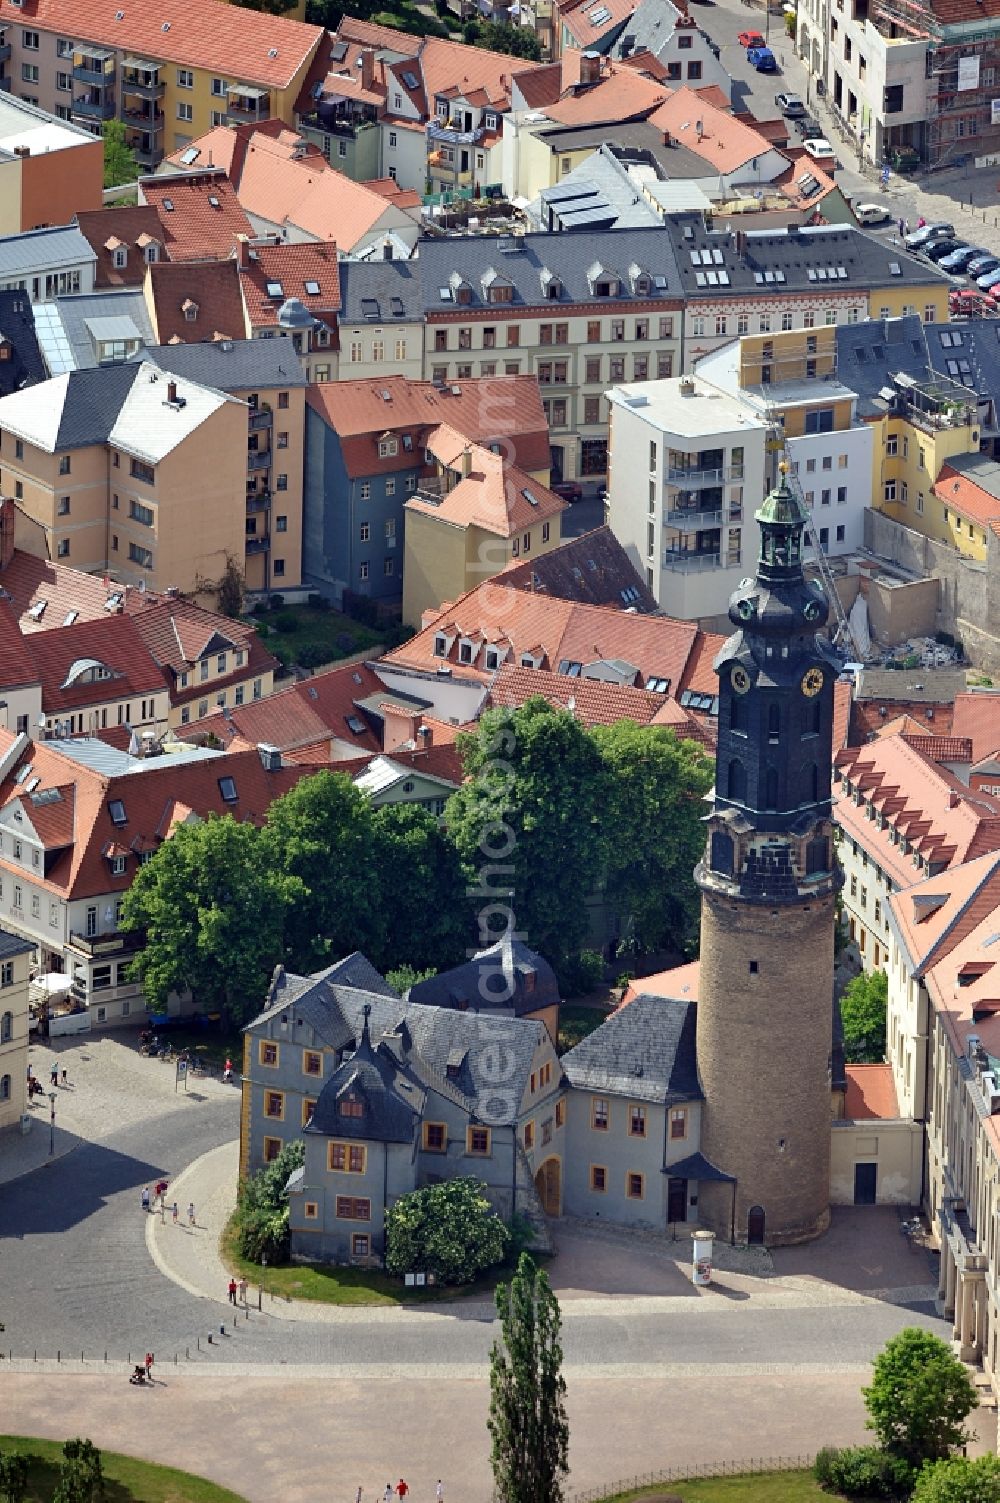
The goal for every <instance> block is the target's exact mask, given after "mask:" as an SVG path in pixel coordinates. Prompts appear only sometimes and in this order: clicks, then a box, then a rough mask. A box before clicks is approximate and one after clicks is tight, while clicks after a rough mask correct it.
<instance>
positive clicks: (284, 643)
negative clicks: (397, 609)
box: [247, 605, 410, 668]
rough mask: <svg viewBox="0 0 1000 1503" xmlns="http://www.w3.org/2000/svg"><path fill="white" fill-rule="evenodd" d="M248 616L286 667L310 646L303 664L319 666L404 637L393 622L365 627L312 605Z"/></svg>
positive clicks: (268, 646) (334, 612)
mask: <svg viewBox="0 0 1000 1503" xmlns="http://www.w3.org/2000/svg"><path fill="white" fill-rule="evenodd" d="M247 619H248V620H249V621H250V622H251V624H252V625H254V626H256V628H257V631H258V634H259V636H260V639H261V641H262V642H263V644H264V646H265V647H266V648H267V650H268V652H273V653H274V655H275V657H277V658H280V659H281V661H282V663H284V664H285V665H286V667H287V666H290V665H291V664H293V663H297V662H298V661H299V659H300V655H301V654H302V649H303V648H304V647H306V646H307V645H308V647H309V649H310V653H309V655H308V658H307V662H306V663H305V665H304V666H305V667H312V668H316V667H319V666H320V664H321V663H333V662H336V660H337V659H338V658H347V657H350V656H351V654H352V653H356V652H367V651H369V650H370V649H372V648H378V649H379V650H381V649H383V648H385V647H387V646H390V645H395V644H396V643H398V642H400V641H402V640H403V635H402V632H401V629H400V628H399V627H398V626H397V625H394V624H392V623H389V624H387V625H385V626H381V627H375V626H365V625H364V623H363V622H361V621H355V620H353V618H352V617H350V616H344V615H342V614H341V612H340V611H325V610H322V609H320V608H318V607H317V606H312V605H286V606H282V607H281V608H280V609H279V610H269V611H267V612H266V613H265V614H264V615H262V616H251V617H248V618H247ZM406 635H407V636H409V635H410V633H409V632H407V633H406Z"/></svg>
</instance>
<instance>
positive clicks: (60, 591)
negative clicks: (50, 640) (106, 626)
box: [0, 502, 127, 635]
mask: <svg viewBox="0 0 1000 1503" xmlns="http://www.w3.org/2000/svg"><path fill="white" fill-rule="evenodd" d="M6 504H7V505H10V504H12V503H10V502H7V503H6ZM0 591H2V592H3V596H4V597H6V598H7V600H8V601H9V604H10V609H11V610H12V611H13V613H14V615H15V617H17V619H18V623H19V626H20V629H21V631H22V633H24V634H25V635H28V634H30V633H34V632H40V631H50V630H51V629H52V627H53V625H56V626H58V625H59V624H60V623H61V622H63V621H65V619H66V617H67V616H68V615H70V614H75V617H76V619H77V620H83V621H100V620H102V619H103V618H104V617H105V616H107V615H108V614H109V612H108V610H107V609H105V607H106V606H107V604H108V602H109V600H112V597H114V596H116V595H117V596H119V597H120V601H119V603H118V604H117V606H113V607H112V608H117V609H121V608H122V606H123V605H124V601H125V596H126V593H127V591H126V587H125V586H124V585H113V584H111V583H110V582H105V580H104V579H103V578H102V577H101V575H99V574H87V573H85V572H84V570H82V569H71V568H69V567H68V566H67V565H66V564H57V563H53V562H52V560H51V559H46V558H36V557H35V556H34V554H31V553H25V552H24V551H23V550H22V549H20V548H15V550H14V554H13V557H12V558H11V560H10V562H9V563H8V564H7V566H6V567H5V568H4V570H3V572H2V573H0ZM32 608H34V614H33V615H32V614H30V613H31V611H32Z"/></svg>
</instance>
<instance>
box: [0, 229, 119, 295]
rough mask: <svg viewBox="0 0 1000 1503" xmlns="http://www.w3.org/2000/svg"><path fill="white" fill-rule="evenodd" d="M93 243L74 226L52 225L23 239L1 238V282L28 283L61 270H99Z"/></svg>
mask: <svg viewBox="0 0 1000 1503" xmlns="http://www.w3.org/2000/svg"><path fill="white" fill-rule="evenodd" d="M96 264H97V256H96V255H95V254H94V251H93V248H92V247H91V245H90V242H89V241H88V240H87V239H86V237H85V236H84V235H83V233H82V232H81V230H80V229H79V227H78V226H77V225H75V224H67V225H51V226H48V227H47V228H46V229H42V230H26V231H25V233H24V234H23V235H4V236H3V237H2V238H0V279H2V280H3V281H9V280H12V279H14V278H15V277H17V278H23V279H28V278H30V277H31V276H32V275H33V274H35V273H37V272H46V271H53V270H56V269H58V268H59V267H72V266H88V265H89V266H96Z"/></svg>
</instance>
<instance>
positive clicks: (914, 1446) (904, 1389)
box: [862, 1326, 978, 1470]
mask: <svg viewBox="0 0 1000 1503" xmlns="http://www.w3.org/2000/svg"><path fill="white" fill-rule="evenodd" d="M862 1394H863V1396H864V1401H865V1407H866V1408H867V1410H868V1415H869V1418H868V1422H867V1423H868V1428H869V1429H870V1430H874V1431H875V1434H876V1435H877V1436H878V1439H879V1442H880V1443H881V1445H882V1446H883V1447H884V1448H885V1450H886V1451H888V1452H890V1453H891V1454H892V1455H894V1456H898V1457H900V1458H901V1459H902V1460H904V1461H905V1462H907V1463H908V1464H909V1465H910V1466H911V1467H913V1468H914V1469H915V1470H916V1469H918V1468H919V1467H921V1466H922V1465H923V1464H924V1462H926V1461H942V1460H946V1459H947V1458H948V1457H950V1456H951V1453H952V1452H953V1451H954V1450H955V1449H956V1448H957V1447H958V1446H960V1445H962V1444H963V1442H964V1441H965V1440H966V1439H967V1436H966V1432H965V1428H964V1422H965V1420H966V1418H967V1416H968V1415H969V1414H971V1412H972V1410H973V1409H975V1407H976V1404H977V1402H978V1400H977V1397H976V1390H975V1388H974V1387H973V1385H972V1380H971V1379H970V1377H969V1375H968V1373H967V1372H966V1370H965V1368H964V1367H963V1366H962V1364H961V1362H959V1360H958V1358H957V1357H955V1356H954V1355H953V1354H952V1352H951V1350H950V1349H949V1348H948V1347H947V1346H946V1345H945V1343H944V1342H943V1341H942V1340H941V1339H940V1337H938V1336H933V1335H932V1334H931V1333H930V1332H929V1331H922V1330H919V1329H918V1328H917V1327H915V1326H910V1327H907V1329H906V1330H904V1331H900V1333H899V1335H898V1336H893V1337H892V1339H891V1340H890V1341H888V1342H887V1343H886V1345H885V1347H884V1348H883V1350H882V1351H881V1352H880V1353H879V1355H878V1357H876V1359H875V1371H874V1374H873V1377H872V1381H871V1384H870V1385H869V1386H868V1387H867V1388H864V1389H862Z"/></svg>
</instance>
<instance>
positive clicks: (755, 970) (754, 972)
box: [750, 960, 760, 976]
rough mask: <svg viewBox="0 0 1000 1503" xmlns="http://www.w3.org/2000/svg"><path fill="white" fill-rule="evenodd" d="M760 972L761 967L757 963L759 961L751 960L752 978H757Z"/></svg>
mask: <svg viewBox="0 0 1000 1503" xmlns="http://www.w3.org/2000/svg"><path fill="white" fill-rule="evenodd" d="M759 970H760V966H759V964H758V963H757V961H756V960H751V962H750V974H751V976H756V975H757V973H758V972H759Z"/></svg>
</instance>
